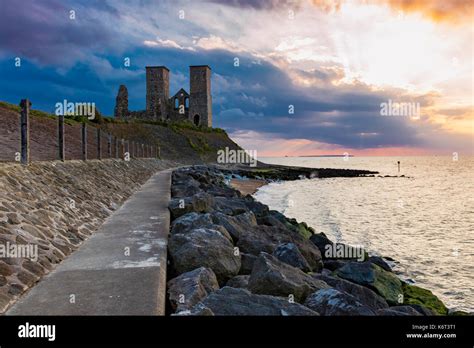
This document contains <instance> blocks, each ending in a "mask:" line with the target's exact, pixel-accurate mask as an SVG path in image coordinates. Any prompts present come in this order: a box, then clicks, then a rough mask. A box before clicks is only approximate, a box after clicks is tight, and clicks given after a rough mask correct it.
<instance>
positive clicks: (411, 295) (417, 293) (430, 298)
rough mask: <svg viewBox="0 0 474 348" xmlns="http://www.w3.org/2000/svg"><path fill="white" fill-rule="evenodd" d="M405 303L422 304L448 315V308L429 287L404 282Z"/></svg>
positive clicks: (440, 313) (437, 312)
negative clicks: (424, 287)
mask: <svg viewBox="0 0 474 348" xmlns="http://www.w3.org/2000/svg"><path fill="white" fill-rule="evenodd" d="M402 289H403V304H408V305H420V306H423V307H426V308H428V309H430V310H432V311H433V312H435V313H436V314H439V315H447V314H448V309H447V308H446V306H445V305H444V303H443V302H441V300H440V299H439V298H438V297H436V296H435V295H433V293H432V292H431V291H429V290H427V289H423V288H420V287H418V286H415V285H409V284H406V283H403V286H402Z"/></svg>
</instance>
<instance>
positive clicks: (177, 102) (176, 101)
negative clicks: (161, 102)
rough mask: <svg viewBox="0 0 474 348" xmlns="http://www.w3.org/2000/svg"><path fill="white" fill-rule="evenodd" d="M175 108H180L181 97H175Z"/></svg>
mask: <svg viewBox="0 0 474 348" xmlns="http://www.w3.org/2000/svg"><path fill="white" fill-rule="evenodd" d="M174 108H175V109H177V108H179V99H178V98H174Z"/></svg>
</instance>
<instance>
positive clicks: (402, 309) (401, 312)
mask: <svg viewBox="0 0 474 348" xmlns="http://www.w3.org/2000/svg"><path fill="white" fill-rule="evenodd" d="M377 315H386V316H394V317H404V316H422V314H421V313H419V312H418V311H417V310H416V309H414V308H413V307H410V306H393V307H390V308H384V309H379V310H378V311H377Z"/></svg>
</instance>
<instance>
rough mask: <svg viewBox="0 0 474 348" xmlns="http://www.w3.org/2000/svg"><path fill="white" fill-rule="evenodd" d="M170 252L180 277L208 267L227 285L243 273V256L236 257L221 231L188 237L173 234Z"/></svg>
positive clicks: (192, 233)
mask: <svg viewBox="0 0 474 348" xmlns="http://www.w3.org/2000/svg"><path fill="white" fill-rule="evenodd" d="M168 249H169V253H170V259H171V262H172V266H173V268H174V269H175V271H176V273H177V274H181V273H184V272H189V271H191V270H193V269H195V268H198V267H207V268H210V269H212V270H213V271H214V273H215V274H216V277H217V279H218V280H219V282H220V283H223V282H225V281H226V280H227V279H229V278H232V277H233V276H235V275H237V274H238V273H239V270H240V254H238V253H235V251H234V246H233V245H232V243H231V242H230V241H229V239H228V238H227V237H225V236H224V235H223V234H222V233H221V232H219V231H217V230H212V229H209V228H196V229H193V230H191V231H189V232H187V233H177V234H173V235H172V236H171V238H170V240H169V244H168Z"/></svg>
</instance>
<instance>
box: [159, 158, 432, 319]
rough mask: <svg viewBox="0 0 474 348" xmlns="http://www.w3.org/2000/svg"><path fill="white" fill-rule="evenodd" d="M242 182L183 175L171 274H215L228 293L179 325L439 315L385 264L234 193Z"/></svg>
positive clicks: (196, 308) (175, 207) (203, 301)
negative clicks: (202, 320) (218, 319)
mask: <svg viewBox="0 0 474 348" xmlns="http://www.w3.org/2000/svg"><path fill="white" fill-rule="evenodd" d="M270 171H271V170H270ZM278 172H280V171H278ZM290 172H291V170H290ZM239 173H241V174H242V173H245V171H242V172H241V170H240V169H238V170H235V169H234V170H228V169H226V168H224V167H215V166H193V167H188V168H182V169H178V170H176V171H175V172H174V174H173V186H174V185H176V188H175V189H173V188H172V193H173V196H174V198H173V201H172V202H171V203H170V211H171V214H172V217H173V220H174V221H173V222H172V225H171V230H170V236H171V237H170V243H169V245H168V249H169V255H170V267H169V270H170V272H169V274H172V275H173V277H175V276H179V274H183V273H185V272H190V271H193V270H194V269H196V268H199V267H206V268H208V269H210V270H212V271H213V272H214V273H215V274H216V278H217V281H218V284H219V286H221V287H222V288H221V289H219V290H215V288H213V290H215V291H212V292H210V293H209V292H208V295H207V296H205V297H203V296H204V295H205V294H204V292H202V291H200V292H199V296H196V298H200V301H199V302H198V303H195V304H194V305H193V306H192V307H189V306H186V307H183V308H184V309H180V311H179V312H177V313H176V315H317V314H318V313H320V314H322V315H407V313H417V314H420V315H432V313H433V312H432V308H429V307H428V306H427V305H426V304H427V303H430V302H432V301H433V299H432V297H429V296H428V295H429V294H428V293H420V292H418V291H416V289H414V288H408V287H403V285H402V282H401V281H400V280H399V279H398V278H397V277H396V275H395V274H394V273H393V272H391V268H390V266H389V264H388V263H387V262H385V260H384V259H383V258H381V257H377V256H371V257H369V256H368V254H367V251H365V250H363V249H362V248H358V247H354V246H349V245H346V244H342V243H334V242H333V241H331V240H330V239H329V238H328V237H327V236H326V235H325V234H324V233H318V234H316V233H315V232H314V230H313V229H312V228H311V227H309V226H307V225H306V224H305V223H303V222H298V221H296V220H295V219H289V218H287V217H285V216H284V215H283V214H281V213H279V212H277V211H274V210H270V209H269V208H268V206H266V205H264V204H262V203H260V202H257V201H255V199H254V198H253V197H252V196H249V195H247V196H242V195H241V194H240V193H239V192H237V191H236V190H234V189H232V188H231V187H229V186H227V182H228V181H230V180H229V179H228V178H229V177H239ZM280 173H281V172H280ZM334 173H335V172H331V171H328V172H326V175H330V176H331V175H334ZM343 173H344V174H347V175H349V172H343ZM352 174H354V175H355V176H357V175H358V174H357V173H352ZM352 174H351V175H352ZM359 174H360V173H359ZM285 175H287V176H285ZM292 175H293V174H288V173H287V174H284V175H283V178H286V177H288V178H289V177H290V176H292ZM351 175H349V176H351ZM262 176H263V175H262ZM328 249H329V251H328ZM340 250H342V251H343V252H342V253H340ZM178 278H179V277H178ZM196 282H198V281H196ZM404 297H405V298H407V299H406V301H410V302H411V303H406V302H403V299H404ZM170 300H171V301H173V300H172V299H171V296H170ZM193 302H194V301H193ZM295 305H296V306H295ZM389 305H391V306H393V307H389ZM402 305H403V306H402ZM407 306H408V307H407ZM434 306H435V307H437V305H436V302H434ZM396 307H397V308H396ZM405 307H407V308H405ZM438 309H439V308H438Z"/></svg>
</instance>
